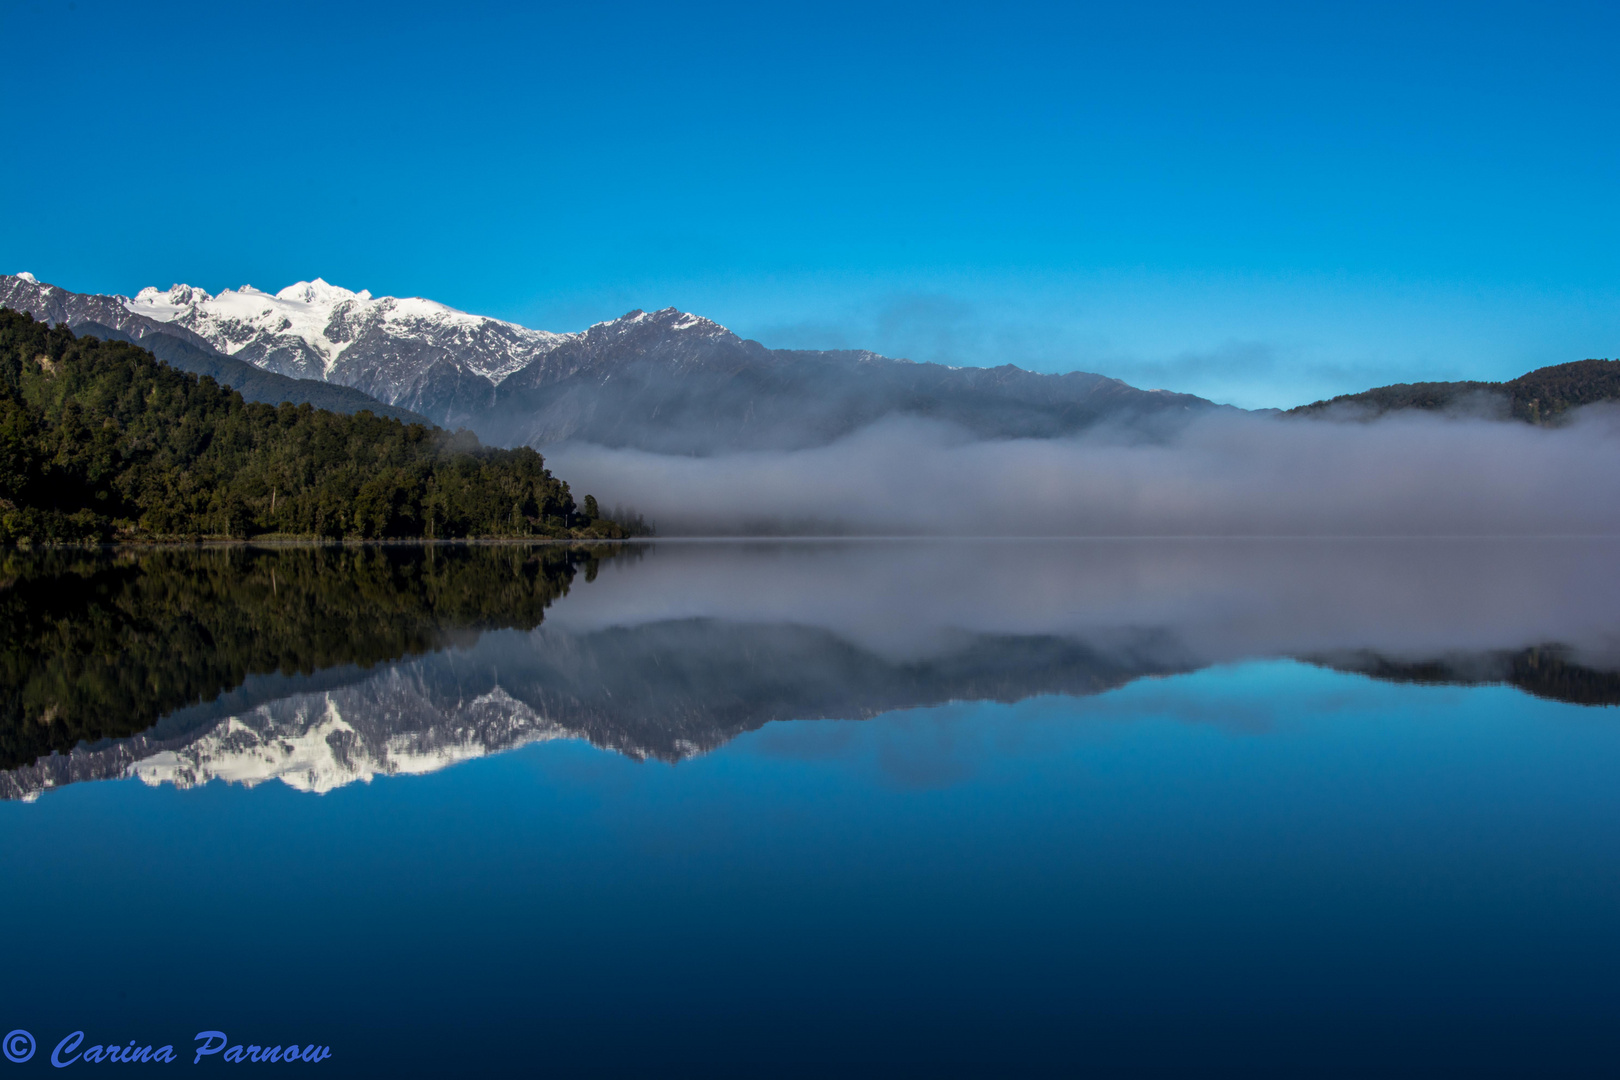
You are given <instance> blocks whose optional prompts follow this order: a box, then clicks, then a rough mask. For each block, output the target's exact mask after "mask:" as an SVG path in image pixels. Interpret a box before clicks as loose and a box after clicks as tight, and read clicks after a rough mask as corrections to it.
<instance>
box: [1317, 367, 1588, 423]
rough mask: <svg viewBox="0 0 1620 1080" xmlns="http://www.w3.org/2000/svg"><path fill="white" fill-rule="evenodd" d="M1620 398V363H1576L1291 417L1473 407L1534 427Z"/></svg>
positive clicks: (1364, 397)
mask: <svg viewBox="0 0 1620 1080" xmlns="http://www.w3.org/2000/svg"><path fill="white" fill-rule="evenodd" d="M1616 399H1620V360H1577V361H1576V362H1574V363H1572V364H1557V365H1555V366H1553V367H1544V368H1537V369H1536V370H1535V371H1532V372H1530V373H1528V374H1526V375H1520V376H1519V377H1518V378H1517V379H1514V380H1512V381H1510V382H1504V383H1493V382H1430V383H1400V384H1397V385H1395V386H1380V387H1376V388H1374V389H1372V390H1363V391H1362V392H1361V393H1359V394H1341V395H1339V396H1338V397H1336V398H1333V399H1331V400H1328V401H1317V402H1313V403H1312V404H1310V405H1301V406H1299V407H1298V408H1296V409H1290V410H1289V411H1288V415H1290V416H1299V415H1310V414H1313V413H1321V412H1326V411H1328V410H1330V409H1334V410H1339V411H1348V412H1356V413H1359V414H1361V415H1363V416H1366V417H1369V418H1370V417H1374V416H1381V415H1383V414H1384V413H1386V412H1392V411H1394V410H1396V409H1425V410H1429V411H1437V412H1439V411H1448V410H1461V409H1472V410H1476V411H1477V410H1481V409H1483V411H1485V412H1486V413H1487V414H1490V413H1496V414H1498V415H1506V416H1512V417H1514V418H1516V419H1519V420H1524V421H1526V422H1528V423H1532V424H1550V423H1556V422H1558V421H1560V420H1562V419H1564V418H1565V416H1566V415H1567V414H1568V412H1569V411H1570V410H1571V409H1574V408H1578V407H1580V406H1582V405H1591V404H1595V403H1596V402H1599V401H1613V400H1616Z"/></svg>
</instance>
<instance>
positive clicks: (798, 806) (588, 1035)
mask: <svg viewBox="0 0 1620 1080" xmlns="http://www.w3.org/2000/svg"><path fill="white" fill-rule="evenodd" d="M1617 775H1620V717H1617V715H1616V711H1615V710H1612V709H1609V710H1595V711H1594V710H1590V709H1581V708H1579V707H1576V706H1571V705H1564V704H1559V703H1553V702H1545V701H1539V700H1537V699H1534V698H1530V697H1527V696H1525V695H1523V694H1520V693H1518V692H1516V691H1514V690H1510V689H1505V688H1500V687H1484V688H1456V687H1438V688H1436V687H1412V686H1397V685H1388V684H1380V683H1376V682H1372V681H1370V680H1367V679H1365V678H1363V677H1360V676H1356V675H1346V674H1339V673H1334V672H1330V671H1324V670H1320V669H1316V668H1313V667H1308V666H1305V665H1302V664H1298V663H1294V662H1288V661H1282V662H1253V663H1244V664H1239V665H1235V666H1223V667H1216V668H1211V669H1206V670H1203V671H1199V672H1197V673H1194V674H1190V675H1184V676H1177V677H1172V678H1168V679H1163V680H1151V681H1142V682H1137V683H1133V684H1131V685H1130V686H1127V687H1125V688H1124V689H1121V690H1117V691H1114V692H1112V693H1108V694H1106V695H1103V696H1100V697H1096V698H1089V699H1080V700H1076V699H1068V698H1055V697H1044V698H1037V699H1032V700H1028V701H1025V702H1022V703H1019V704H1015V705H1008V706H1004V705H993V704H992V705H950V706H945V707H938V708H926V709H916V710H909V711H901V712H895V713H891V714H887V715H884V716H881V717H878V718H876V719H873V720H869V721H862V722H840V721H807V722H789V723H778V724H772V725H770V726H768V727H767V728H765V729H763V730H760V731H755V732H752V733H748V734H744V735H742V736H740V737H739V738H737V739H736V740H734V741H733V742H731V743H729V744H728V745H726V746H725V747H723V748H721V749H719V750H718V751H716V752H714V753H711V754H709V755H707V756H703V757H700V758H696V759H694V760H690V761H684V762H681V763H680V764H678V765H675V766H670V765H667V764H663V763H658V762H640V763H638V762H635V761H631V760H627V759H625V758H623V757H621V756H618V755H615V754H612V753H606V752H603V751H600V750H597V749H593V748H591V747H590V746H588V745H585V744H582V743H578V742H566V741H564V742H552V743H546V744H540V745H533V746H529V747H526V748H523V749H521V750H518V751H515V752H512V753H509V754H504V755H499V756H495V757H490V758H486V759H483V760H479V761H473V762H468V763H465V764H462V765H459V766H456V767H454V768H450V769H446V770H444V771H442V772H438V773H435V774H433V775H428V776H417V777H390V778H384V779H377V780H375V781H373V782H372V783H370V784H369V785H368V784H355V785H351V786H348V787H345V788H342V789H340V790H337V791H333V792H331V793H330V794H327V795H325V796H322V797H313V796H310V795H307V794H303V793H300V792H296V791H293V790H291V789H289V788H287V787H284V786H281V785H275V784H269V785H264V786H260V787H257V788H253V789H244V788H242V787H236V786H226V785H224V784H220V783H214V784H209V785H206V786H203V787H200V788H196V789H192V790H174V789H172V788H167V787H159V788H148V787H145V786H143V785H142V784H140V783H138V782H136V781H131V780H125V781H117V782H108V783H100V784H84V785H77V786H73V787H69V788H65V789H63V790H60V791H56V792H51V793H49V794H48V796H47V797H46V798H43V799H41V800H40V801H39V802H37V803H34V804H31V805H23V804H11V805H6V806H3V807H0V864H3V865H4V866H6V867H8V868H9V869H8V874H7V882H6V888H5V892H4V899H3V900H0V911H3V912H4V915H5V918H6V921H7V923H8V925H10V926H12V927H13V928H14V932H13V934H12V935H10V942H9V945H8V949H7V970H8V971H9V973H10V974H9V975H8V977H7V979H6V984H7V988H6V991H5V1000H6V1013H5V1020H4V1021H3V1022H4V1023H5V1024H6V1025H7V1026H8V1027H25V1028H28V1029H29V1030H30V1031H32V1032H34V1033H35V1034H36V1036H37V1037H38V1038H39V1039H40V1041H41V1042H42V1043H48V1044H53V1043H54V1042H55V1039H56V1038H59V1037H60V1035H63V1034H66V1033H68V1032H69V1031H72V1030H75V1029H84V1030H86V1031H88V1032H89V1033H90V1037H91V1038H92V1039H94V1040H95V1041H111V1042H117V1043H120V1044H123V1043H126V1042H127V1041H128V1040H129V1039H137V1040H139V1041H141V1042H143V1043H144V1042H148V1041H154V1040H162V1041H172V1042H175V1043H176V1044H177V1046H180V1047H182V1048H186V1047H190V1046H191V1045H192V1044H191V1042H190V1036H191V1035H192V1034H193V1033H195V1032H196V1031H198V1030H202V1029H219V1030H222V1031H225V1032H226V1033H227V1034H228V1035H230V1036H231V1037H232V1039H233V1041H234V1040H237V1039H238V1038H239V1039H241V1040H242V1041H250V1042H265V1043H268V1042H272V1041H279V1042H288V1041H293V1040H299V1041H302V1042H305V1043H308V1042H316V1043H325V1044H329V1045H331V1046H332V1048H333V1057H332V1059H331V1060H330V1061H329V1062H326V1063H323V1064H322V1066H321V1068H322V1069H325V1070H327V1071H331V1072H338V1071H351V1070H352V1071H354V1072H355V1073H357V1074H358V1073H361V1072H371V1073H373V1074H376V1075H384V1074H392V1075H406V1074H410V1075H435V1074H437V1075H449V1074H453V1073H463V1074H467V1075H472V1074H475V1073H478V1072H485V1073H487V1074H508V1073H509V1074H513V1075H516V1074H519V1073H531V1074H555V1075H591V1074H598V1073H599V1074H624V1073H629V1074H637V1075H653V1074H659V1075H664V1074H681V1075H785V1074H794V1073H798V1074H804V1075H828V1074H833V1073H842V1074H847V1073H862V1074H874V1073H887V1072H893V1071H903V1072H912V1073H918V1074H931V1075H938V1074H952V1075H962V1074H980V1075H986V1074H1008V1073H1018V1072H1026V1073H1031V1074H1046V1075H1051V1074H1055V1073H1071V1072H1085V1071H1089V1070H1093V1069H1106V1070H1109V1071H1116V1070H1144V1071H1152V1070H1155V1069H1162V1070H1165V1071H1166V1072H1169V1073H1185V1072H1189V1071H1195V1072H1196V1071H1206V1070H1223V1069H1231V1070H1232V1071H1233V1072H1234V1073H1244V1072H1249V1073H1252V1072H1256V1071H1265V1072H1278V1073H1295V1074H1297V1073H1300V1072H1313V1071H1314V1072H1329V1071H1333V1070H1334V1069H1335V1068H1342V1069H1343V1070H1345V1071H1346V1073H1355V1072H1360V1071H1362V1070H1372V1071H1375V1072H1377V1073H1391V1072H1407V1073H1426V1072H1431V1071H1433V1070H1436V1069H1447V1068H1449V1069H1452V1070H1455V1071H1457V1072H1458V1073H1459V1074H1467V1075H1479V1074H1481V1073H1484V1072H1488V1071H1491V1070H1501V1071H1503V1072H1507V1073H1515V1072H1523V1073H1525V1074H1529V1073H1531V1072H1539V1071H1542V1070H1547V1069H1552V1070H1556V1071H1565V1070H1569V1071H1580V1070H1583V1069H1589V1070H1591V1071H1592V1072H1593V1073H1594V1074H1595V1073H1598V1072H1606V1071H1608V1070H1609V1068H1611V1067H1612V1062H1613V1061H1614V1060H1615V1058H1614V1055H1615V1052H1616V1051H1617V1050H1620V1038H1617V1036H1616V1030H1617V1028H1616V1025H1615V1024H1614V1019H1615V1010H1616V1007H1617V1006H1620V992H1617V990H1616V986H1615V980H1614V972H1615V970H1616V962H1617V961H1620V926H1617V924H1616V919H1615V915H1616V906H1615V901H1616V898H1617V896H1620V785H1617V784H1616V783H1615V777H1616V776H1617ZM44 1056H45V1055H44V1054H41V1055H39V1056H38V1057H36V1059H35V1060H34V1061H33V1062H31V1063H29V1064H28V1065H26V1066H20V1067H17V1066H13V1067H11V1068H23V1069H32V1070H33V1071H35V1072H37V1071H39V1069H40V1068H42V1067H46V1066H45V1065H44V1062H43V1057H44ZM183 1056H184V1059H185V1060H186V1061H188V1062H189V1061H190V1056H189V1053H187V1054H185V1055H183ZM205 1064H209V1065H213V1066H214V1067H216V1068H220V1067H227V1066H225V1065H224V1064H223V1063H219V1064H215V1062H214V1060H213V1059H205ZM340 1067H341V1070H340Z"/></svg>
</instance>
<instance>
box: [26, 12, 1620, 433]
mask: <svg viewBox="0 0 1620 1080" xmlns="http://www.w3.org/2000/svg"><path fill="white" fill-rule="evenodd" d="M0 40H3V41H5V42H6V49H5V52H6V54H7V62H6V67H7V75H6V80H7V85H8V96H9V101H10V108H9V109H8V110H7V111H8V115H9V116H10V118H11V121H12V124H11V133H10V136H9V138H8V139H7V140H6V143H7V145H8V146H9V147H10V149H9V152H8V154H7V155H6V157H5V158H4V159H0V166H3V167H0V192H3V193H4V196H5V201H6V204H7V205H8V207H9V208H10V212H9V213H7V214H5V215H4V216H3V218H0V271H5V272H15V271H19V270H29V271H32V272H33V273H35V274H36V275H38V276H39V277H40V278H42V279H43V280H47V281H52V282H55V283H57V284H61V285H63V286H66V287H68V288H72V289H76V290H80V291H98V292H101V291H111V292H124V293H130V292H134V291H135V290H136V289H138V288H140V287H142V286H144V285H148V284H156V285H160V286H167V285H169V284H171V283H172V282H175V281H185V282H188V283H190V284H194V285H202V286H204V287H206V288H208V289H211V290H218V289H220V288H223V287H226V286H235V285H240V284H243V283H252V284H254V285H256V286H258V287H260V288H266V289H276V288H280V287H282V286H283V285H286V284H289V283H291V282H292V281H295V280H299V279H303V278H310V277H314V276H317V275H319V276H322V277H324V278H326V279H327V280H329V281H332V282H334V283H337V284H342V285H346V286H348V287H350V288H355V289H359V288H368V289H370V290H372V292H374V293H378V294H381V293H393V294H396V295H421V296H428V297H432V298H434V299H437V300H442V301H444V302H446V303H449V304H453V305H455V306H457V307H461V308H465V309H467V310H471V311H477V312H482V313H487V314H492V315H498V316H501V317H504V318H510V319H514V320H517V321H519V322H523V323H525V324H527V325H533V326H540V327H544V328H547V329H555V330H571V329H578V328H580V327H582V326H585V325H587V324H589V323H591V322H595V321H598V320H600V319H604V318H611V317H613V316H615V315H618V314H622V313H623V312H624V311H626V310H629V309H630V308H633V307H642V308H654V307H663V306H668V305H675V306H678V307H681V308H684V309H687V310H692V311H696V312H698V313H700V314H704V315H707V316H709V317H711V318H714V319H716V320H718V321H720V322H722V323H725V324H726V325H728V326H730V327H732V328H733V329H735V330H737V331H738V332H739V333H742V334H745V335H747V336H750V337H756V338H759V339H760V340H762V341H764V342H765V343H766V344H770V345H783V346H788V345H791V346H799V347H834V346H861V347H868V348H874V349H877V350H879V351H883V352H886V353H889V354H891V355H900V356H909V357H912V358H914V359H926V360H941V361H945V362H950V363H985V364H995V363H1004V362H1013V363H1018V364H1020V365H1022V366H1025V367H1031V368H1035V369H1039V370H1067V369H1072V368H1082V369H1087V370H1099V371H1104V372H1107V373H1109V374H1114V375H1119V376H1121V377H1123V378H1126V379H1128V380H1130V381H1132V382H1136V383H1139V384H1142V385H1149V386H1168V387H1172V388H1175V389H1183V390H1191V391H1194V392H1198V393H1202V394H1206V395H1209V396H1212V397H1215V398H1217V399H1220V400H1226V401H1233V402H1236V403H1239V404H1244V405H1284V404H1292V403H1295V402H1297V401H1299V400H1308V399H1311V398H1313V397H1316V396H1321V395H1324V394H1329V393H1335V392H1342V391H1346V390H1353V389H1360V388H1362V387H1364V386H1366V385H1370V384H1373V383H1378V382H1386V381H1391V380H1405V379H1418V378H1444V377H1464V376H1467V377H1476V378H1479V377H1485V378H1502V377H1511V376H1512V375H1515V374H1518V373H1520V372H1522V371H1524V370H1526V369H1528V368H1530V367H1534V366H1538V365H1541V364H1548V363H1560V362H1563V361H1566V360H1572V359H1580V358H1582V357H1586V356H1614V355H1620V198H1617V197H1616V196H1617V190H1616V189H1617V184H1616V178H1617V176H1620V169H1617V166H1620V140H1617V139H1616V134H1617V132H1620V123H1617V120H1620V117H1617V111H1620V109H1617V106H1620V78H1617V76H1616V73H1615V72H1616V69H1615V66H1614V63H1613V44H1614V42H1615V41H1617V40H1620V8H1616V7H1615V6H1613V5H1604V4H1589V5H1582V4H1534V5H1532V4H1520V5H1507V4H1490V3H1470V4H1456V5H1446V4H1428V5H1423V4H1411V3H1407V4H1391V5H1378V4H1370V3H1357V4H1347V5H1342V6H1341V5H1332V4H1305V5H1300V4H1286V5H1283V4H1279V5H1242V4H1231V5H1215V4H1205V5H1176V4H1163V5H1157V4H1110V5H1087V4H1066V5H989V4H983V5H952V4H943V3H929V4H919V5H872V4H851V5H845V6H840V5H838V4H832V3H816V4H805V5H791V4H782V5H759V4H747V5H731V6H728V5H702V6H696V5H676V4H666V5H633V4H619V5H613V6H601V7H594V8H592V7H588V6H586V5H578V4H570V5H557V6H546V5H532V6H530V5H526V6H522V7H519V6H517V5H512V6H505V5H476V4H457V5H448V4H437V5H431V6H422V7H416V8H412V7H411V6H409V5H403V4H390V5H378V6H375V7H364V6H361V5H320V6H314V5H311V6H302V5H299V4H295V3H280V4H276V5H273V6H272V5H265V6H260V5H251V4H231V5H222V4H218V3H211V4H206V5H188V4H186V3H170V4H166V5H162V6H161V7H153V6H151V5H142V6H135V5H105V6H103V5H99V4H93V3H86V2H82V0H81V2H78V3H76V4H59V3H30V2H28V0H5V2H4V3H0Z"/></svg>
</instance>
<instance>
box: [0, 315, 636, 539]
mask: <svg viewBox="0 0 1620 1080" xmlns="http://www.w3.org/2000/svg"><path fill="white" fill-rule="evenodd" d="M264 534H278V535H287V536H301V537H323V538H329V539H344V538H351V539H382V538H390V537H427V538H460V537H473V536H485V537H552V538H560V539H567V538H570V537H584V536H589V537H599V538H615V537H621V536H623V531H622V530H620V529H618V527H617V526H616V525H615V524H614V523H613V522H612V521H608V520H597V521H594V522H593V521H588V520H587V519H586V518H585V516H584V515H581V514H580V513H578V512H577V510H576V508H575V506H574V500H573V497H572V496H571V495H570V493H569V490H568V485H567V484H565V483H563V482H561V481H560V480H557V479H556V478H554V477H553V476H552V475H551V473H550V472H549V471H548V470H547V469H546V468H545V463H544V462H543V461H542V460H541V457H540V455H539V454H538V453H536V452H535V451H533V450H531V449H528V448H522V449H518V450H498V449H491V448H487V447H482V446H480V445H479V444H478V440H477V439H476V438H475V437H474V436H472V435H471V434H469V433H466V432H458V433H455V434H450V433H447V432H444V431H441V430H439V429H437V428H432V427H427V426H425V425H422V424H402V423H400V422H399V421H397V420H387V419H383V418H381V417H378V416H376V415H375V414H373V413H371V412H368V411H363V412H360V413H357V414H355V415H353V416H346V415H342V414H339V413H332V412H327V411H324V410H320V409H314V408H312V407H310V406H309V405H308V404H304V405H298V406H293V405H289V404H283V405H280V406H271V405H265V404H260V403H249V402H247V401H244V400H243V398H242V396H241V395H240V394H237V393H236V392H234V391H232V390H230V389H229V388H228V387H222V386H220V385H219V384H218V383H217V382H215V381H214V380H213V379H212V378H209V377H207V376H203V377H201V378H199V377H197V376H194V375H188V374H185V373H183V372H179V371H176V370H174V369H173V368H171V367H169V366H168V365H166V364H162V363H159V362H158V361H157V360H156V359H154V358H153V357H152V355H151V354H150V353H147V352H145V351H144V350H142V349H139V348H137V347H135V346H133V345H129V344H127V343H123V342H104V341H100V340H98V339H96V338H93V337H87V338H76V337H75V336H74V335H73V334H72V333H71V332H70V331H68V330H66V329H64V328H62V327H56V328H50V327H47V326H46V325H45V324H43V323H38V322H35V321H34V320H33V319H32V318H31V317H30V316H28V315H19V314H17V313H15V312H10V311H3V310H0V543H8V542H11V543H14V542H17V541H33V542H65V541H86V540H89V541H95V540H103V541H104V540H110V539H118V538H132V537H157V538H165V537H167V538H185V537H205V536H207V537H236V538H245V537H252V536H260V535H264Z"/></svg>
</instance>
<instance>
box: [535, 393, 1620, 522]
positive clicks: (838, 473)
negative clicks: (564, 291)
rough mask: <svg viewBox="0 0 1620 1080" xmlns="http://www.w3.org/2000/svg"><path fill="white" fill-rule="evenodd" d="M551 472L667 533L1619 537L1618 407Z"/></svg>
mask: <svg viewBox="0 0 1620 1080" xmlns="http://www.w3.org/2000/svg"><path fill="white" fill-rule="evenodd" d="M549 456H550V459H551V462H552V464H553V466H554V467H555V468H556V469H557V470H558V472H559V473H560V474H561V475H564V476H567V477H568V478H569V479H570V481H571V482H572V483H573V484H574V486H575V487H576V488H577V489H578V490H588V491H592V492H594V493H596V494H597V496H598V498H599V499H600V500H601V501H602V502H603V504H604V505H613V504H625V505H630V506H634V507H635V508H636V509H637V510H639V511H640V512H641V513H643V514H645V515H646V516H647V517H648V518H649V519H651V520H652V521H653V522H654V523H655V524H656V525H657V526H658V528H659V529H660V530H661V531H662V532H663V533H664V534H665V535H739V534H766V535H769V534H776V535H785V534H805V533H814V534H833V535H838V534H842V535H934V536H1193V535H1203V536H1435V535H1469V536H1487V535H1553V534H1613V533H1620V468H1616V465H1617V464H1620V411H1616V410H1614V409H1589V410H1586V411H1585V414H1584V415H1582V416H1580V417H1579V418H1578V419H1577V420H1576V422H1575V423H1573V424H1571V425H1570V426H1568V427H1563V428H1557V429H1547V428H1538V427H1531V426H1529V425H1525V424H1517V423H1503V422H1497V421H1491V420H1485V419H1476V418H1467V417H1454V416H1452V417H1444V416H1436V415H1433V414H1392V415H1390V416H1387V417H1385V418H1383V419H1380V420H1377V421H1374V422H1370V423H1362V422H1344V421H1334V420H1302V419H1283V418H1276V417H1272V416H1255V415H1245V414H1229V415H1215V416H1206V417H1200V418H1197V419H1195V420H1193V421H1191V422H1189V423H1187V424H1186V425H1184V426H1183V427H1181V428H1180V429H1179V430H1178V431H1176V432H1174V433H1172V434H1170V435H1169V436H1168V437H1165V438H1159V439H1150V438H1147V437H1145V436H1144V435H1142V433H1141V432H1139V431H1135V430H1131V429H1128V428H1105V429H1099V430H1095V431H1093V432H1090V433H1088V434H1086V435H1084V436H1082V437H1077V438H1070V439H1055V440H1038V439H1012V440H991V441H981V440H973V439H971V438H969V437H967V436H966V435H965V434H964V433H962V432H961V431H959V430H956V429H953V428H951V427H949V426H946V425H942V424H937V423H932V422H925V421H920V420H915V419H907V418H903V417H891V418H888V419H886V420H884V421H882V422H880V423H877V424H874V425H872V426H871V427H868V428H865V429H863V430H861V431H859V432H856V433H854V434H853V435H850V436H849V437H847V438H844V439H840V440H839V441H837V442H835V443H832V444H831V445H828V446H823V447H818V448H814V449H808V450H799V451H790V452H750V453H737V454H728V455H719V456H715V457H708V458H691V457H681V456H673V455H660V454H652V453H646V452H642V451H635V450H613V449H605V448H602V447H597V446H589V445H574V446H562V447H557V448H554V449H553V450H552V451H551V452H550V455H549Z"/></svg>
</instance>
